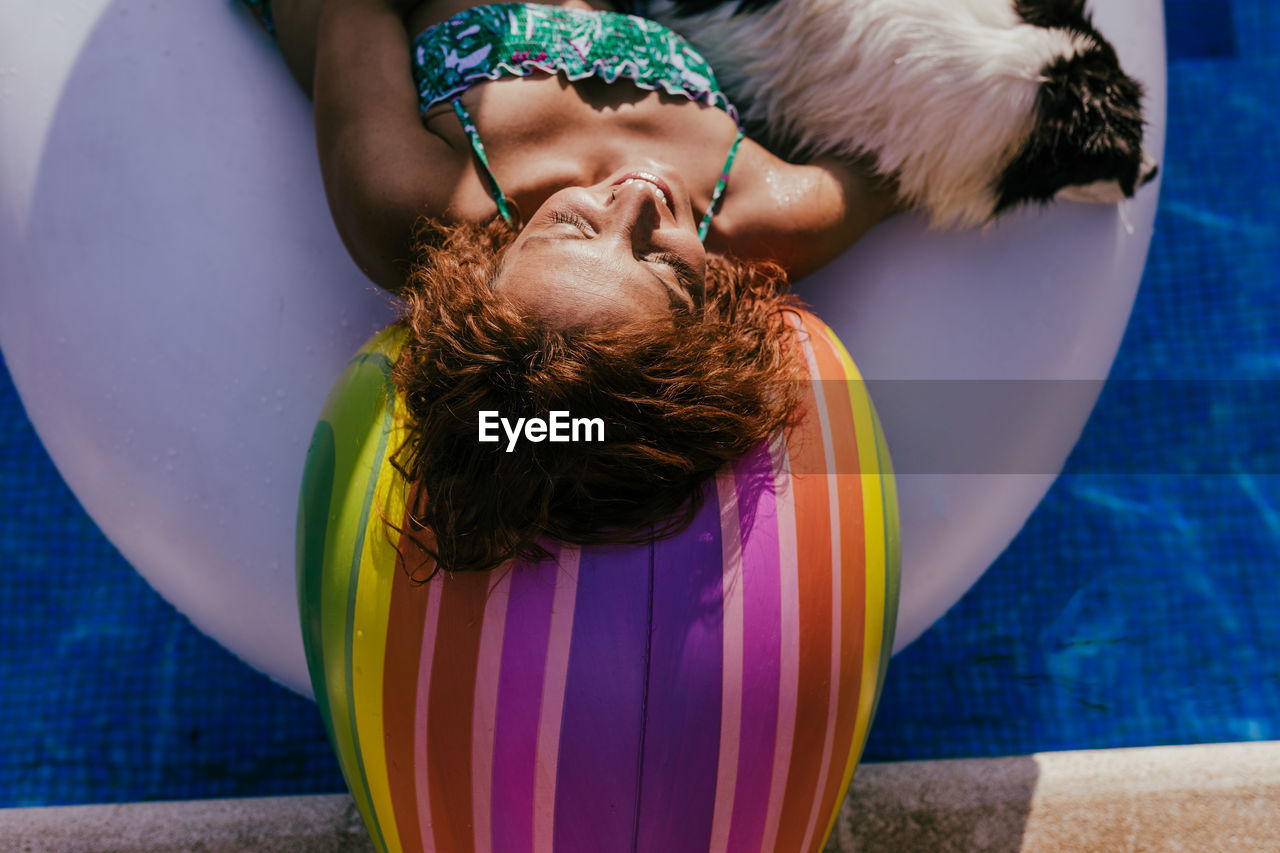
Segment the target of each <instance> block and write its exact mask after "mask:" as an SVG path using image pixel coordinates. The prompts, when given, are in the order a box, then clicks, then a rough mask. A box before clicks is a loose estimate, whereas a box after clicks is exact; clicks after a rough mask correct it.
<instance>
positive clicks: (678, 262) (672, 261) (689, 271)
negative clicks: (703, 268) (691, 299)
mask: <svg viewBox="0 0 1280 853" xmlns="http://www.w3.org/2000/svg"><path fill="white" fill-rule="evenodd" d="M650 258H651V259H652V260H655V261H658V262H659V263H663V264H666V265H667V266H669V267H671V269H672V270H674V271H675V274H676V277H677V278H678V279H679V280H680V283H681V284H683V285H684V286H685V287H687V288H689V289H690V290H691V291H692V290H693V289H694V287H695V285H697V283H698V272H697V270H695V269H694V268H693V267H691V266H690V265H689V264H688V263H687V262H686V261H685V260H684V258H682V257H680V256H679V255H676V254H672V253H671V252H662V253H660V254H657V255H650Z"/></svg>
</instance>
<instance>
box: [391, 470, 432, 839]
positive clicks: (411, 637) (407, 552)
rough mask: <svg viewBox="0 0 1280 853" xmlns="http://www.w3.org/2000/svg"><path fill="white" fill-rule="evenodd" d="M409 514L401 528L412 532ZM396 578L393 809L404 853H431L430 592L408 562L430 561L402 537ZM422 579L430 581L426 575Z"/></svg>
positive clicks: (412, 499)
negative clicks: (419, 787)
mask: <svg viewBox="0 0 1280 853" xmlns="http://www.w3.org/2000/svg"><path fill="white" fill-rule="evenodd" d="M418 491H419V489H418V487H417V486H414V487H413V488H412V490H411V493H410V496H409V502H408V505H409V507H413V506H416V505H417V502H418V499H419V495H418ZM408 524H409V513H408V511H407V510H406V512H405V518H404V520H403V521H402V522H401V527H402V528H403V529H408ZM400 545H401V548H400V550H399V553H397V555H396V567H395V578H394V579H393V580H392V583H391V603H390V605H389V608H388V612H387V648H386V668H385V670H384V678H383V682H382V724H383V737H384V743H385V745H386V752H387V781H388V784H389V785H390V787H391V808H392V810H393V811H394V812H395V819H396V829H397V831H398V833H399V835H400V845H401V848H402V849H403V850H404V853H425V852H424V851H423V848H422V838H421V835H420V834H419V832H418V817H417V813H418V794H417V791H416V789H415V781H414V780H415V770H414V766H413V731H414V720H413V712H414V704H415V703H416V701H417V689H418V663H419V660H418V658H419V657H420V655H421V652H422V643H421V642H418V641H417V638H419V637H421V636H422V627H423V623H424V621H425V620H426V615H427V588H426V587H425V586H422V585H421V584H415V583H413V582H412V581H410V580H409V576H408V570H407V569H406V566H405V558H406V557H408V558H409V562H410V564H412V565H413V566H415V567H417V566H421V565H423V564H424V563H426V562H427V561H428V560H429V559H430V558H429V557H427V556H426V554H425V553H423V552H422V551H421V549H419V548H418V547H417V546H416V544H414V543H413V541H412V539H410V538H409V537H407V536H401V537H400ZM418 576H419V577H425V576H426V572H422V573H421V574H419V575H418Z"/></svg>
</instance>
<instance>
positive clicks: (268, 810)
mask: <svg viewBox="0 0 1280 853" xmlns="http://www.w3.org/2000/svg"><path fill="white" fill-rule="evenodd" d="M826 849H827V851H829V853H916V851H927V853H948V851H956V853H962V851H996V853H1006V851H1009V852H1010V853H1011V851H1028V853H1030V852H1031V851H1035V853H1090V851H1099V853H1102V851H1105V853H1122V851H1135V852H1137V853H1146V852H1147V851H1175V850H1178V851H1181V850H1185V851H1195V853H1235V851H1240V853H1246V851H1247V853H1256V851H1269V850H1278V849H1280V741H1267V742H1246V743H1231V744H1211V745H1201V746H1164V747H1149V748H1142V749H1115V750H1091V751H1081V752H1049V753H1039V754H1035V755H1025V756H1012V757H1009V758H979V759H961V760H950V761H913V762H902V763H892V764H864V765H862V766H861V767H859V768H858V772H857V774H856V775H855V777H854V781H853V787H852V789H851V791H850V795H849V797H848V798H847V799H846V801H845V803H844V806H843V807H842V808H841V812H840V816H839V818H838V820H837V822H836V829H835V832H833V833H832V837H831V840H830V841H829V843H828V845H827V848H826ZM0 850H4V851H15V853H16V851H23V853H44V851H49V853H107V851H111V853H161V851H164V852H165V853H168V851H201V853H233V851H234V853H239V851H254V852H255V853H257V851H261V853H366V851H372V850H373V846H372V845H371V844H370V842H369V839H368V836H367V835H366V834H365V832H364V829H363V827H362V825H361V823H360V818H359V815H358V814H357V812H356V809H355V805H354V804H353V802H352V800H351V798H350V797H348V796H345V795H336V794H335V795H326V796H302V797H270V798H256V799H239V800H193V801H185V802H169V803H128V804H120V805H100V806H55V807H48V808H21V809H4V810H0ZM601 853H609V851H601Z"/></svg>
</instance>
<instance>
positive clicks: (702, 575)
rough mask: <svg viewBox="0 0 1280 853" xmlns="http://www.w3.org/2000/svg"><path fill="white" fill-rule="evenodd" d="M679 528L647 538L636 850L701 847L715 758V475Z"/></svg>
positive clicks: (718, 569) (718, 603)
mask: <svg viewBox="0 0 1280 853" xmlns="http://www.w3.org/2000/svg"><path fill="white" fill-rule="evenodd" d="M703 495H704V501H703V506H702V509H701V510H700V511H699V513H698V515H697V517H696V518H695V519H694V522H693V524H692V525H690V526H689V528H688V529H686V530H685V531H684V532H682V533H681V534H680V535H678V536H676V537H674V538H670V539H664V540H662V541H660V542H656V543H654V545H653V553H654V560H653V567H654V568H653V576H654V580H653V649H652V652H651V654H650V657H649V691H648V700H647V703H646V704H647V712H646V722H645V742H644V767H643V770H642V774H643V775H642V781H641V795H640V825H639V845H638V846H637V848H636V849H637V850H639V851H646V852H647V851H653V853H682V851H691V853H692V851H699V853H705V851H706V849H707V847H708V845H709V844H710V843H711V821H712V818H713V817H714V813H715V799H716V777H717V773H718V769H719V758H720V697H721V690H722V688H723V680H724V677H723V673H722V666H723V659H724V607H723V604H724V602H723V594H722V589H721V586H722V574H723V570H722V564H723V560H722V551H721V542H720V502H719V499H718V497H717V495H716V488H715V481H714V480H712V481H710V482H708V483H707V484H706V486H705V487H704V489H703Z"/></svg>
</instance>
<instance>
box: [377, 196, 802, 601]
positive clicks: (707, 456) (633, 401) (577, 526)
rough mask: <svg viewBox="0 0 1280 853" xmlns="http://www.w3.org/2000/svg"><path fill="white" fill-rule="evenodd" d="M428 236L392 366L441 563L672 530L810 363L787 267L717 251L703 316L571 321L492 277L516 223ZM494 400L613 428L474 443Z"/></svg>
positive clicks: (414, 475)
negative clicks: (795, 318)
mask: <svg viewBox="0 0 1280 853" xmlns="http://www.w3.org/2000/svg"><path fill="white" fill-rule="evenodd" d="M418 233H419V241H418V243H419V249H418V251H417V260H416V262H415V264H414V266H413V267H412V269H411V272H410V274H409V276H408V283H407V286H406V288H405V290H404V292H403V293H402V296H403V297H404V298H405V300H406V301H407V303H408V310H407V312H406V314H405V316H404V317H403V319H402V320H401V321H400V322H401V324H403V325H404V326H405V327H407V329H408V330H409V335H408V341H407V343H406V344H405V346H404V349H403V350H402V352H401V355H400V357H399V360H398V362H397V363H396V366H395V370H394V374H393V379H394V381H395V383H396V384H397V385H398V386H399V388H400V389H401V390H402V391H403V392H404V395H405V399H406V401H407V408H408V418H407V419H408V423H409V427H410V433H409V434H410V438H409V439H408V440H407V441H406V442H405V444H404V445H403V446H402V447H401V448H400V449H399V451H398V453H397V466H398V467H399V468H400V469H401V471H402V472H403V473H404V474H405V476H406V477H407V478H408V479H409V481H410V482H411V483H413V484H414V485H415V487H416V488H415V489H414V490H413V495H415V496H416V499H414V500H411V506H410V512H409V515H408V518H409V521H408V524H407V529H402V533H404V534H406V535H408V536H409V537H410V539H411V540H412V542H413V544H414V545H415V546H416V548H417V549H420V550H422V551H424V552H425V553H426V554H427V555H429V556H430V557H433V558H434V559H435V562H436V567H435V568H436V569H437V570H438V569H444V570H446V571H469V570H482V569H488V568H493V567H495V566H498V565H499V564H501V563H503V562H504V561H506V560H508V559H510V558H513V557H521V558H525V559H540V558H545V557H546V556H547V554H548V552H547V550H546V549H545V548H544V547H543V545H542V544H540V540H541V541H546V539H548V538H550V539H556V540H560V541H562V542H567V543H571V544H577V545H597V544H632V543H638V542H642V541H647V540H649V539H650V538H652V537H655V536H664V535H670V534H673V533H676V532H678V531H679V530H681V529H683V528H684V527H685V526H687V525H688V524H689V523H690V522H691V521H692V520H693V517H694V515H695V514H696V513H697V510H698V509H699V504H700V501H701V496H702V491H701V488H700V487H701V485H702V484H703V483H704V482H705V481H706V479H707V478H709V477H710V476H712V475H713V474H714V473H715V472H716V471H717V470H718V469H719V468H720V467H721V466H723V465H724V464H725V463H727V462H730V461H732V460H734V459H736V458H738V457H740V456H742V455H743V454H744V453H746V452H747V451H748V450H749V449H750V448H751V447H753V446H754V445H755V444H757V443H758V442H760V441H762V440H764V439H765V438H767V437H768V436H769V435H770V434H771V433H773V432H774V431H775V430H777V429H779V428H782V427H785V426H787V425H788V424H789V423H790V422H791V419H792V414H793V412H794V411H795V409H796V406H797V403H798V392H797V383H796V382H795V380H796V379H798V378H799V376H800V375H801V373H800V371H801V370H802V369H803V368H802V365H801V363H800V360H799V358H798V357H797V355H796V348H795V346H794V330H793V329H792V327H791V325H790V324H789V323H788V322H787V319H786V317H785V313H786V312H787V311H788V310H794V308H795V306H796V304H797V303H796V302H795V300H794V299H793V298H792V297H790V296H788V295H787V294H786V273H785V272H784V271H783V270H782V268H781V267H779V266H777V265H775V264H769V263H746V262H740V261H735V260H732V259H728V258H724V257H719V256H709V257H708V258H707V299H706V304H705V306H704V308H703V309H702V311H701V312H700V313H698V314H697V315H693V314H689V315H677V316H676V317H675V318H674V323H672V322H671V321H669V320H663V321H647V322H634V323H626V324H623V325H618V326H614V327H611V328H577V329H573V328H570V329H564V328H555V327H553V326H551V325H549V324H548V323H547V322H545V321H543V320H541V319H539V318H538V317H534V316H529V314H528V313H527V312H526V311H524V310H522V309H521V308H520V307H519V306H518V305H517V304H516V303H515V302H514V301H512V300H511V299H510V298H507V297H504V296H503V295H502V294H501V293H499V292H494V291H492V290H491V289H490V285H491V283H492V280H493V278H494V276H495V274H496V271H497V269H498V265H499V263H500V262H501V258H502V255H503V252H504V251H505V249H506V248H507V247H508V246H509V245H510V243H511V241H512V240H513V239H514V236H515V235H514V233H513V232H512V230H511V229H510V228H509V227H507V226H506V225H504V224H503V223H501V222H494V223H487V224H473V223H456V224H455V223H448V224H446V223H442V222H437V221H424V222H423V223H420V225H419V232H418ZM484 410H489V411H496V412H500V413H501V414H502V416H503V417H505V418H507V419H509V420H510V421H513V422H514V420H515V419H516V418H534V417H541V418H545V417H546V416H547V414H548V413H549V412H552V411H557V410H559V411H566V412H571V413H573V414H574V415H584V416H588V417H591V418H602V419H603V421H604V423H605V436H604V438H605V440H604V441H603V442H598V443H585V442H578V443H573V444H567V443H552V442H549V441H544V442H541V443H532V442H529V441H525V442H521V443H520V444H519V445H518V446H516V448H515V449H514V451H511V452H508V448H507V447H505V446H504V442H499V443H496V444H491V443H481V442H480V441H478V430H479V413H480V412H481V411H484ZM403 553H404V551H403V549H402V555H403ZM406 568H407V567H406ZM432 573H434V570H433V572H432ZM413 574H414V575H415V576H417V572H413Z"/></svg>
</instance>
